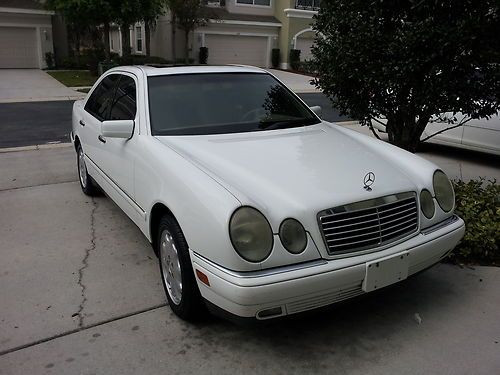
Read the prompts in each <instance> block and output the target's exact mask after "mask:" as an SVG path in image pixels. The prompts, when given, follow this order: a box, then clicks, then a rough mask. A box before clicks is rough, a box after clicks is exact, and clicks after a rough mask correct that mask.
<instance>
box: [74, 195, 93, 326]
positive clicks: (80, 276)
mask: <svg viewBox="0 0 500 375" xmlns="http://www.w3.org/2000/svg"><path fill="white" fill-rule="evenodd" d="M96 210H97V202H96V201H95V199H94V198H92V211H91V212H90V246H89V247H88V248H86V249H85V256H84V257H83V260H82V266H81V267H80V268H79V269H78V285H79V286H80V288H81V290H82V293H81V295H82V301H81V302H80V305H79V306H78V311H77V312H76V313H75V314H74V316H77V317H78V328H82V327H83V318H84V316H83V309H84V307H85V303H86V302H87V295H86V291H87V287H86V285H85V284H84V283H83V274H84V272H85V270H86V269H87V268H88V266H89V258H90V254H91V253H92V252H93V251H94V250H95V249H96V243H95V240H96V236H95V212H96Z"/></svg>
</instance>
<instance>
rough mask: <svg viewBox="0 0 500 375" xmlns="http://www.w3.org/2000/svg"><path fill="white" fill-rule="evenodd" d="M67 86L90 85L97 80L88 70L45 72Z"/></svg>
mask: <svg viewBox="0 0 500 375" xmlns="http://www.w3.org/2000/svg"><path fill="white" fill-rule="evenodd" d="M47 73H48V74H50V75H51V76H52V77H54V78H55V79H57V80H58V81H59V82H61V83H62V84H63V85H66V86H68V87H75V86H92V85H93V84H94V82H95V81H96V80H97V77H94V76H93V75H91V74H90V72H89V71H88V70H64V71H52V72H47Z"/></svg>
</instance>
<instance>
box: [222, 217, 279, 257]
mask: <svg viewBox="0 0 500 375" xmlns="http://www.w3.org/2000/svg"><path fill="white" fill-rule="evenodd" d="M229 237H230V238H231V242H232V244H233V247H234V249H235V250H236V252H237V253H238V254H239V255H240V256H241V257H242V258H243V259H245V260H248V261H249V262H261V261H263V260H264V259H266V258H267V257H268V255H269V254H270V253H271V250H272V248H273V231H272V230H271V226H270V225H269V223H268V222H267V220H266V218H265V217H264V215H262V214H261V213H260V212H259V211H257V210H256V209H255V208H252V207H240V208H238V209H237V210H236V211H235V212H234V214H233V216H232V217H231V220H230V222H229Z"/></svg>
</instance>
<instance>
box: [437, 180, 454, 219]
mask: <svg viewBox="0 0 500 375" xmlns="http://www.w3.org/2000/svg"><path fill="white" fill-rule="evenodd" d="M433 185H434V194H435V195H436V200H437V202H438V203H439V206H440V207H441V208H442V209H443V211H445V212H449V211H451V210H452V209H453V207H454V206H455V192H454V191H453V186H452V185H451V182H450V180H449V179H448V177H446V175H445V174H444V173H443V172H442V171H436V172H434V178H433Z"/></svg>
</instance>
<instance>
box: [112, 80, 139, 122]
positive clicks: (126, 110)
mask: <svg viewBox="0 0 500 375" xmlns="http://www.w3.org/2000/svg"><path fill="white" fill-rule="evenodd" d="M136 111H137V106H136V88H135V81H134V80H133V79H132V78H131V77H129V76H125V75H122V76H121V78H120V81H119V82H118V85H117V87H116V94H115V98H114V99H113V102H112V103H111V106H110V115H109V119H110V120H133V119H135V113H136Z"/></svg>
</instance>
